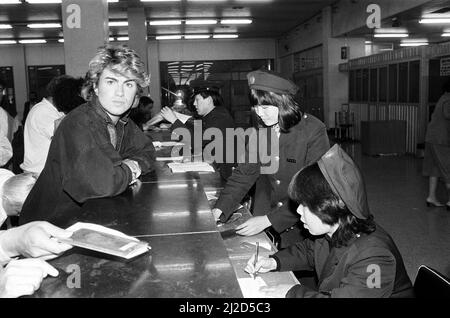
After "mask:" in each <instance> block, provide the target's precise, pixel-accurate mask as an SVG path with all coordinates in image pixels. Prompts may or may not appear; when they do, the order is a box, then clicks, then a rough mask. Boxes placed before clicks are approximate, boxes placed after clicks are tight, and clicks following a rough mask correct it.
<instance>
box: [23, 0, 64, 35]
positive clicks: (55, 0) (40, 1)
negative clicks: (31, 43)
mask: <svg viewBox="0 0 450 318" xmlns="http://www.w3.org/2000/svg"><path fill="white" fill-rule="evenodd" d="M25 2H28V3H31V4H47V3H61V2H62V0H25ZM19 42H20V41H19Z"/></svg>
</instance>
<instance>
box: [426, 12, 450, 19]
mask: <svg viewBox="0 0 450 318" xmlns="http://www.w3.org/2000/svg"><path fill="white" fill-rule="evenodd" d="M438 18H450V13H428V14H424V15H423V16H422V19H438Z"/></svg>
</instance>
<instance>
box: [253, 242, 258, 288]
mask: <svg viewBox="0 0 450 318" xmlns="http://www.w3.org/2000/svg"><path fill="white" fill-rule="evenodd" d="M258 254H259V242H256V255H255V261H254V262H253V268H254V269H256V263H258ZM256 273H257V272H256V271H255V273H254V274H253V279H256Z"/></svg>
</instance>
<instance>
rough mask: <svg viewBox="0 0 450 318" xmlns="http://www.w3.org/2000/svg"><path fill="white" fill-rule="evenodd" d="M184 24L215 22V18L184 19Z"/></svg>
mask: <svg viewBox="0 0 450 318" xmlns="http://www.w3.org/2000/svg"><path fill="white" fill-rule="evenodd" d="M186 24H190V25H194V24H195V25H201V24H217V20H212V19H192V20H186Z"/></svg>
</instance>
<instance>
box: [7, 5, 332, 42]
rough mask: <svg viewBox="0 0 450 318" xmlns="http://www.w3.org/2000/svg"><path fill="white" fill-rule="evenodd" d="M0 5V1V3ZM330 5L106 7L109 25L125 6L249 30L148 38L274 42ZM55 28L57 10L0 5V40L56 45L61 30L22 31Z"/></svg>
mask: <svg viewBox="0 0 450 318" xmlns="http://www.w3.org/2000/svg"><path fill="white" fill-rule="evenodd" d="M0 2H1V0H0ZM334 2H335V0H259V1H258V0H253V1H252V0H250V1H249V0H247V1H246V0H225V1H220V2H217V1H212V2H209V1H206V2H191V1H188V0H181V1H180V2H168V3H158V2H155V3H149V2H147V3H139V2H137V1H135V0H133V1H131V0H130V1H124V0H120V1H119V2H118V3H111V4H109V18H110V20H111V19H112V20H125V19H127V9H128V5H130V3H131V4H133V5H139V6H142V7H144V8H145V14H146V17H147V20H152V19H172V18H178V19H182V20H184V19H188V18H216V19H220V18H230V17H251V18H252V19H253V23H252V24H250V25H231V26H225V25H220V24H217V25H211V26H186V25H184V24H182V25H181V26H149V27H148V28H147V33H148V36H149V38H152V37H154V36H156V35H162V34H175V33H176V34H178V33H192V34H199V33H213V32H216V33H232V32H233V33H234V32H238V33H239V34H240V38H261V37H269V38H276V37H280V36H282V35H283V34H284V33H286V32H288V31H289V30H291V29H293V28H295V26H297V25H299V24H301V23H302V22H304V21H306V20H308V19H309V18H311V17H312V16H314V15H315V14H317V13H319V12H320V11H321V9H322V8H324V7H325V6H327V5H330V4H332V3H334ZM56 21H58V22H61V5H60V4H40V5H39V4H35V5H31V4H27V3H22V4H17V5H0V23H11V24H13V25H14V28H13V29H12V30H1V29H0V39H10V38H16V39H19V38H36V37H39V38H41V37H46V38H49V39H56V38H59V37H61V36H62V35H61V31H62V30H54V29H40V30H31V29H28V28H27V27H26V24H27V23H30V22H56ZM127 32H128V30H127V27H114V28H113V27H111V28H110V33H111V34H112V35H114V36H115V35H126V34H127Z"/></svg>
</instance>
